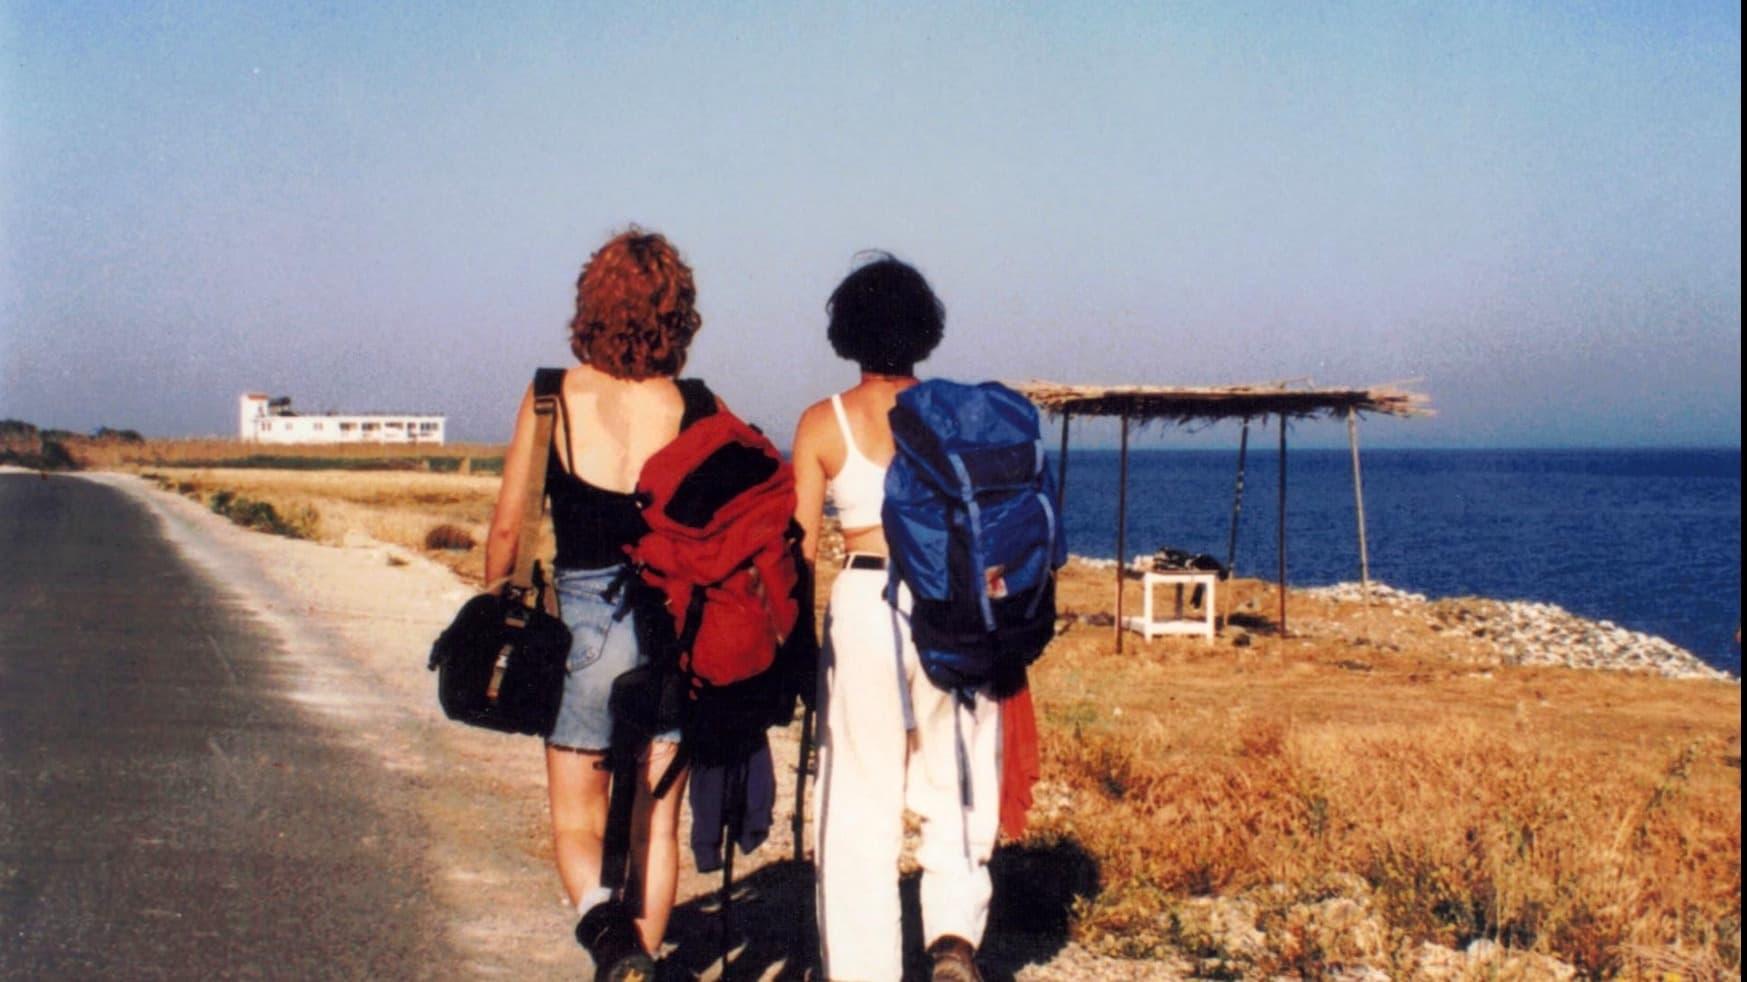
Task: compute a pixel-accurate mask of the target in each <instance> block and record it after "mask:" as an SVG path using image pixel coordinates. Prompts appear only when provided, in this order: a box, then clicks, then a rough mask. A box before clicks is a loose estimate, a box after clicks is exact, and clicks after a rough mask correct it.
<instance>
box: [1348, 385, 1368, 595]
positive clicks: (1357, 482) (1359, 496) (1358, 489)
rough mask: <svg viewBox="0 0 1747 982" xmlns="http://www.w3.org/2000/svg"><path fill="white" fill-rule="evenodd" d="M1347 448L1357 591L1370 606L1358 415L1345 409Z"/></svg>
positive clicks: (1349, 408) (1363, 483)
mask: <svg viewBox="0 0 1747 982" xmlns="http://www.w3.org/2000/svg"><path fill="white" fill-rule="evenodd" d="M1347 446H1348V447H1350V448H1351V449H1352V452H1353V508H1354V510H1355V511H1356V512H1357V514H1358V518H1359V589H1360V590H1362V591H1363V594H1364V597H1365V605H1366V606H1367V607H1369V606H1370V605H1371V554H1370V551H1369V550H1368V549H1367V548H1366V545H1365V479H1364V477H1363V476H1362V475H1361V474H1360V472H1359V414H1358V412H1357V411H1356V410H1354V409H1353V407H1351V406H1348V407H1347Z"/></svg>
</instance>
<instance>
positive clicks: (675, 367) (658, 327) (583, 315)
mask: <svg viewBox="0 0 1747 982" xmlns="http://www.w3.org/2000/svg"><path fill="white" fill-rule="evenodd" d="M697 297H698V291H697V287H696V286H694V285H693V284H692V271H691V267H689V266H687V265H686V264H685V261H684V260H682V259H680V258H679V250H677V249H675V248H674V247H673V245H672V244H671V243H669V242H668V241H667V239H665V238H663V237H662V236H661V235H660V234H658V233H655V232H645V231H643V230H642V229H640V228H636V227H635V226H633V227H632V228H631V229H629V230H628V231H625V232H621V233H620V234H618V235H615V236H613V237H612V238H611V239H609V240H608V241H607V244H606V245H603V246H601V247H600V251H598V252H596V253H595V254H594V255H593V256H590V257H589V260H588V263H587V265H585V266H583V267H582V275H581V276H579V277H578V278H577V280H576V316H575V317H573V318H571V321H570V350H571V351H573V352H575V354H576V357H577V358H579V359H581V360H582V361H584V362H587V363H588V364H590V365H593V366H594V367H596V368H598V369H600V370H601V371H603V372H606V373H607V374H608V375H611V376H613V377H614V378H624V379H644V378H653V377H656V376H663V375H667V376H672V375H678V374H679V372H680V369H682V368H684V367H685V355H686V349H687V348H689V347H690V346H691V341H692V337H693V336H694V335H696V334H697V333H698V328H699V327H700V326H702V324H703V318H702V317H700V316H698V311H697V307H696V306H695V304H696V303H697Z"/></svg>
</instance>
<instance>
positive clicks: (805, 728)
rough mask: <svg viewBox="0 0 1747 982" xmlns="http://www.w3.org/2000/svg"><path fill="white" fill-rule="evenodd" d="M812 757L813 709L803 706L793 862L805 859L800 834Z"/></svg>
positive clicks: (798, 758) (805, 852) (804, 825)
mask: <svg viewBox="0 0 1747 982" xmlns="http://www.w3.org/2000/svg"><path fill="white" fill-rule="evenodd" d="M812 755H813V707H811V706H805V707H803V708H802V710H801V752H800V756H799V757H797V758H796V759H795V814H794V817H793V818H792V819H790V820H789V821H790V825H791V827H792V829H793V831H794V837H795V862H797V863H798V862H801V861H802V860H804V859H806V858H807V849H806V844H805V843H804V842H803V841H802V839H801V834H802V832H803V831H804V830H805V828H806V824H807V816H806V804H807V775H808V774H811V773H812V772H813V768H812V766H811V759H812Z"/></svg>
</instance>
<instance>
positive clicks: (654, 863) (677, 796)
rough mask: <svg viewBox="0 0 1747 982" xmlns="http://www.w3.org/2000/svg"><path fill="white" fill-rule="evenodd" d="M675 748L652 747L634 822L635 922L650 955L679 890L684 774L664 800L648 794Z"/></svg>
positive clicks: (664, 929)
mask: <svg viewBox="0 0 1747 982" xmlns="http://www.w3.org/2000/svg"><path fill="white" fill-rule="evenodd" d="M677 749H678V744H673V743H660V742H658V743H655V744H653V745H652V746H651V748H650V751H649V758H648V761H647V763H645V764H644V773H643V788H642V793H641V794H639V795H638V796H637V813H638V814H637V822H636V825H635V830H636V831H635V836H634V839H633V842H632V845H631V848H632V849H633V855H635V856H637V857H638V858H639V859H640V860H641V866H642V869H643V916H642V917H641V918H639V919H638V921H637V932H638V934H639V935H641V936H642V938H643V947H644V948H645V949H647V950H648V951H650V952H652V953H653V952H658V951H660V950H661V939H662V938H663V937H664V936H665V935H666V934H667V920H668V918H669V917H670V916H671V915H672V914H673V899H674V895H675V893H676V892H677V891H678V889H679V806H680V802H681V801H682V800H683V799H684V798H685V782H686V776H687V775H685V774H683V773H682V774H681V775H680V776H679V778H678V780H676V781H674V782H673V787H671V788H669V789H668V791H667V794H666V796H665V797H663V798H661V799H660V800H653V799H652V798H651V793H652V792H653V791H654V789H655V785H656V784H657V783H658V782H659V781H660V780H661V776H662V775H663V774H665V773H667V765H668V764H669V763H670V762H671V761H672V760H673V755H674V752H675V751H676V750H677Z"/></svg>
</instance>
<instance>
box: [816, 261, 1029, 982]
mask: <svg viewBox="0 0 1747 982" xmlns="http://www.w3.org/2000/svg"><path fill="white" fill-rule="evenodd" d="M826 310H827V312H828V314H829V319H830V325H829V327H828V329H827V331H826V336H827V337H828V338H829V339H830V341H831V346H832V348H833V349H834V350H835V351H836V352H837V354H838V355H839V356H840V357H842V358H844V359H846V360H848V361H852V362H854V363H855V364H856V365H857V366H858V367H859V368H860V370H861V374H860V378H859V380H858V381H857V383H856V384H855V385H854V386H853V387H851V388H850V389H848V390H847V391H845V392H842V393H839V394H837V395H833V396H832V397H831V398H829V399H826V400H823V401H820V402H818V403H815V404H814V405H812V406H811V407H809V408H808V409H807V410H806V412H805V413H803V414H802V416H801V421H800V424H799V426H798V427H797V429H796V431H795V442H794V462H795V491H796V495H797V498H798V509H797V513H796V518H797V519H798V521H799V522H800V524H801V527H802V529H803V531H804V533H805V536H806V537H805V540H804V549H805V552H806V556H807V559H808V561H809V562H811V561H814V560H815V559H816V557H817V552H818V541H819V530H820V526H821V524H822V522H823V513H824V506H825V500H826V497H827V495H829V497H830V498H831V500H832V503H833V505H834V506H835V507H836V510H837V516H838V519H839V521H840V522H841V524H842V527H843V540H844V551H845V557H844V563H843V569H842V571H841V572H840V573H839V574H838V577H837V580H836V583H835V584H834V585H833V586H832V589H831V600H830V606H829V607H828V608H827V611H826V615H825V624H826V641H825V645H824V649H823V654H822V656H821V663H820V679H821V683H820V684H821V687H822V690H821V696H820V701H819V705H820V717H819V733H820V737H819V778H818V787H819V792H818V794H819V798H818V803H817V805H816V808H815V814H816V815H817V816H818V820H817V822H816V823H815V835H816V838H815V840H814V862H815V865H816V867H817V869H818V912H819V942H820V954H821V958H822V960H823V962H824V969H825V975H826V977H827V978H830V979H836V980H852V979H853V980H869V982H886V980H894V982H895V980H897V979H899V978H900V977H901V976H902V974H903V958H902V943H901V939H902V930H901V923H900V921H901V915H900V911H899V903H898V882H897V864H898V855H899V852H900V850H901V849H902V847H903V812H904V808H905V807H906V806H908V807H909V808H911V809H912V810H914V811H916V812H917V813H918V814H920V815H921V817H922V842H921V847H920V848H919V850H918V852H917V859H918V860H919V861H920V863H921V865H922V870H923V873H922V890H921V894H922V920H923V938H924V940H925V941H926V942H927V944H928V951H929V954H930V956H931V957H932V959H933V969H932V971H933V978H934V979H936V980H950V982H971V980H976V979H979V978H980V976H979V975H978V974H977V968H976V963H975V960H974V957H973V956H974V953H975V950H976V945H977V944H978V943H979V942H980V941H981V939H982V935H983V928H984V925H985V923H986V922H987V920H988V913H989V899H990V882H989V871H988V862H989V856H990V854H991V853H992V852H993V850H994V845H995V832H996V821H997V817H998V809H997V802H996V796H993V795H987V794H984V795H979V796H977V797H976V799H975V800H974V801H973V803H972V805H971V806H965V805H963V804H962V803H961V798H960V794H959V777H960V772H959V767H958V757H957V747H956V743H955V724H956V728H957V730H958V732H960V733H962V735H963V738H964V746H965V749H966V751H967V756H968V758H969V775H970V777H971V781H972V786H973V787H977V788H992V787H996V786H998V782H999V779H1000V778H999V771H998V767H997V760H996V755H997V751H998V747H999V737H1000V733H999V718H1000V711H999V708H998V705H997V703H996V702H995V701H994V700H993V699H990V698H987V697H986V696H983V695H978V696H976V698H975V699H974V700H973V702H972V704H971V705H969V706H964V705H962V704H960V703H958V702H957V701H956V700H955V699H954V697H953V696H952V695H951V694H950V693H948V692H946V691H944V690H941V689H939V688H936V687H935V686H934V685H933V684H932V683H931V682H929V680H928V677H927V676H926V675H925V674H924V673H923V671H922V668H921V665H920V663H919V662H918V661H917V656H916V649H915V646H914V645H913V644H912V643H911V640H910V630H909V624H908V610H909V607H910V600H909V595H908V591H906V590H902V589H900V591H899V594H898V603H897V606H895V607H894V606H892V605H891V604H889V603H888V602H887V600H886V588H887V583H888V579H887V576H888V574H887V572H886V564H887V561H888V549H887V545H886V538H885V533H884V531H883V530H882V528H881V525H880V507H881V504H882V503H883V501H884V495H885V472H886V467H887V465H888V464H889V463H890V462H891V459H892V456H893V453H894V451H895V447H894V445H893V442H892V429H891V425H890V423H889V422H888V421H887V415H886V414H887V413H889V412H890V411H891V409H892V407H893V406H894V405H895V404H896V402H897V396H898V393H899V392H901V391H903V390H904V389H907V388H909V387H910V386H912V385H915V384H916V376H915V366H916V364H917V363H918V362H920V361H922V360H923V359H925V358H927V357H928V355H929V354H930V353H931V352H932V351H933V350H934V348H935V346H936V345H938V344H939V343H940V339H941V336H942V334H943V333H944V329H945V317H946V312H945V309H944V308H943V307H942V306H941V303H940V301H939V300H938V299H937V298H936V297H935V295H934V291H933V290H931V289H929V287H928V282H927V280H925V279H923V277H922V274H921V273H918V272H917V271H916V270H915V269H914V268H912V267H910V266H908V265H906V264H905V263H902V262H900V261H898V260H897V259H894V258H893V257H891V256H890V255H886V254H884V253H879V254H875V255H874V256H873V257H872V260H871V261H869V262H867V263H865V264H864V265H862V266H860V267H859V268H857V269H856V270H855V271H854V272H852V273H850V274H849V276H848V277H847V278H846V279H844V281H843V282H842V283H841V284H839V285H838V287H837V289H836V290H835V291H833V292H832V294H831V299H830V301H829V302H828V303H827V304H826ZM906 731H908V733H906Z"/></svg>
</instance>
